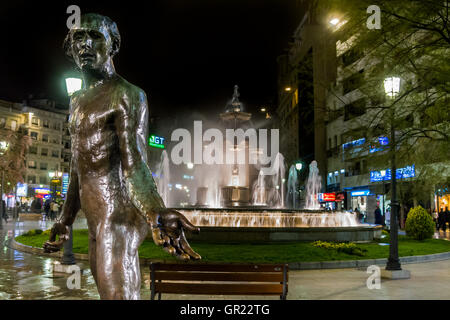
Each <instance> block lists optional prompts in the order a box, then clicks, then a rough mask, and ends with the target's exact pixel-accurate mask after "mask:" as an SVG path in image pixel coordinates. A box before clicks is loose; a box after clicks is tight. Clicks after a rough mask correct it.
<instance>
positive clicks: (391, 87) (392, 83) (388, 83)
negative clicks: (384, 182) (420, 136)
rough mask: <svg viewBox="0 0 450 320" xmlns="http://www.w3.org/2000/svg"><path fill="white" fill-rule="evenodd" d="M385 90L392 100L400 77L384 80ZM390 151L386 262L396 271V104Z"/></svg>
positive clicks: (392, 113)
mask: <svg viewBox="0 0 450 320" xmlns="http://www.w3.org/2000/svg"><path fill="white" fill-rule="evenodd" d="M384 90H385V93H386V95H387V96H388V97H390V98H391V99H392V100H394V99H395V97H396V95H397V94H398V93H399V92H400V78H397V77H390V78H386V79H385V80H384ZM390 109H391V110H390V112H391V114H390V127H391V128H390V131H391V132H390V135H391V141H390V145H391V148H390V152H391V155H390V156H391V230H390V245H389V258H388V262H387V264H386V270H389V271H395V270H402V267H401V265H400V259H399V257H398V211H399V210H398V209H399V203H398V201H397V164H396V155H395V153H396V150H395V149H396V139H395V124H394V121H395V106H391V108H390Z"/></svg>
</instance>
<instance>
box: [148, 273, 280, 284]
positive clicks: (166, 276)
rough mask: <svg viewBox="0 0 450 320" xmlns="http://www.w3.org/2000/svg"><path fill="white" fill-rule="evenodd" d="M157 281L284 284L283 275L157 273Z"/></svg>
mask: <svg viewBox="0 0 450 320" xmlns="http://www.w3.org/2000/svg"><path fill="white" fill-rule="evenodd" d="M155 280H180V281H201V280H203V281H248V282H251V281H253V282H283V273H266V272H258V273H256V272H254V273H249V272H247V273H245V272H244V273H243V272H234V273H232V272H199V271H194V272H191V271H190V272H179V271H155Z"/></svg>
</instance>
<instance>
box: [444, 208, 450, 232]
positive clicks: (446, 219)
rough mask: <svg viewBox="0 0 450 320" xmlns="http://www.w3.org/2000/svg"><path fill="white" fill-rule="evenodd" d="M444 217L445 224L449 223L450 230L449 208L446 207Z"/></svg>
mask: <svg viewBox="0 0 450 320" xmlns="http://www.w3.org/2000/svg"><path fill="white" fill-rule="evenodd" d="M444 217H445V221H444V224H446V223H447V222H448V228H449V230H450V212H449V211H448V207H445V211H444Z"/></svg>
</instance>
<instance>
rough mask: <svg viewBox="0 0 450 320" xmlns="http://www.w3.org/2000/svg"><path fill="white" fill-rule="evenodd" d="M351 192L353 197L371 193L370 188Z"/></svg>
mask: <svg viewBox="0 0 450 320" xmlns="http://www.w3.org/2000/svg"><path fill="white" fill-rule="evenodd" d="M350 194H351V196H352V197H358V196H368V195H370V190H357V191H352V192H351V193H350Z"/></svg>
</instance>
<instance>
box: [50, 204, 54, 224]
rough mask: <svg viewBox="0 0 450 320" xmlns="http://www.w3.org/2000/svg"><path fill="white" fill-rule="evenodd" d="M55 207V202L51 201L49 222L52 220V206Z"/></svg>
mask: <svg viewBox="0 0 450 320" xmlns="http://www.w3.org/2000/svg"><path fill="white" fill-rule="evenodd" d="M54 205H55V202H54V201H53V200H51V202H50V220H53V206H54Z"/></svg>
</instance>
